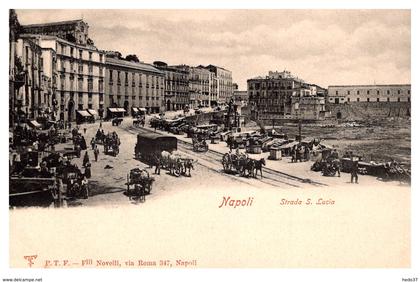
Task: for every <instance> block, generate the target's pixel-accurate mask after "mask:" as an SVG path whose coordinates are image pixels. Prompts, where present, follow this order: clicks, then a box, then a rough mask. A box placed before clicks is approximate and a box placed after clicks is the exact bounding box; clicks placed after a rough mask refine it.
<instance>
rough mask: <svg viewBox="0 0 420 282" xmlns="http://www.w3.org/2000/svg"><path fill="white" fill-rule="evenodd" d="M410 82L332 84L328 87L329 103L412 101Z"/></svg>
mask: <svg viewBox="0 0 420 282" xmlns="http://www.w3.org/2000/svg"><path fill="white" fill-rule="evenodd" d="M410 99H411V85H410V84H388V85H332V86H329V87H328V103H330V104H344V103H357V102H369V103H375V102H376V103H378V102H379V103H381V102H410Z"/></svg>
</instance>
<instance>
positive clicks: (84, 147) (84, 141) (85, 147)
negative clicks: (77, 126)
mask: <svg viewBox="0 0 420 282" xmlns="http://www.w3.org/2000/svg"><path fill="white" fill-rule="evenodd" d="M80 147H81V148H82V150H86V149H87V145H86V140H85V137H84V136H83V135H82V138H81V140H80Z"/></svg>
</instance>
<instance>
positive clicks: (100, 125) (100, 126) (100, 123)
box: [99, 119, 102, 128]
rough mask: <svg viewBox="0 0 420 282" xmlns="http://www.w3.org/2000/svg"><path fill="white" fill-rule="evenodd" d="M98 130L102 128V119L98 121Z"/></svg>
mask: <svg viewBox="0 0 420 282" xmlns="http://www.w3.org/2000/svg"><path fill="white" fill-rule="evenodd" d="M99 128H102V119H101V120H100V121H99Z"/></svg>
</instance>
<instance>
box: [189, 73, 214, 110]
mask: <svg viewBox="0 0 420 282" xmlns="http://www.w3.org/2000/svg"><path fill="white" fill-rule="evenodd" d="M214 76H215V75H214V73H212V72H211V71H209V70H208V69H206V68H204V67H202V66H198V67H190V68H189V88H190V106H191V107H192V108H195V107H208V106H210V105H211V101H212V100H211V99H212V95H211V94H212V93H213V99H214V93H215V91H214V88H212V87H213V86H214V83H212V82H213V80H214Z"/></svg>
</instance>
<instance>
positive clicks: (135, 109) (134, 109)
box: [131, 107, 139, 113]
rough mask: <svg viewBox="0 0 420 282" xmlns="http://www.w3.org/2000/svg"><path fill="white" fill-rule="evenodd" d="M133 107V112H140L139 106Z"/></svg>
mask: <svg viewBox="0 0 420 282" xmlns="http://www.w3.org/2000/svg"><path fill="white" fill-rule="evenodd" d="M131 109H132V110H133V112H135V113H138V112H139V108H136V107H132V108H131Z"/></svg>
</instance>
